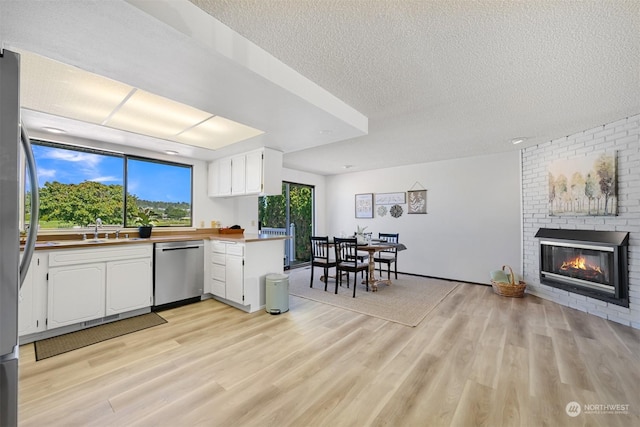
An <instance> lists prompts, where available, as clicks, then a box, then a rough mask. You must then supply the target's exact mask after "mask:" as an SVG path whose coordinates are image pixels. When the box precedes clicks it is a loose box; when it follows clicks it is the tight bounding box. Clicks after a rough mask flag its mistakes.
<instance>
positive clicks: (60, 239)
mask: <svg viewBox="0 0 640 427" xmlns="http://www.w3.org/2000/svg"><path fill="white" fill-rule="evenodd" d="M104 233H105V231H103V230H101V231H100V233H99V234H100V236H101V237H100V238H98V239H97V240H94V239H93V238H92V237H89V236H93V233H87V240H82V239H81V238H80V235H81V234H78V233H73V234H45V235H39V236H38V239H37V241H36V250H56V249H90V248H102V247H106V246H113V245H135V244H149V243H160V242H178V241H183V240H226V241H232V242H241V243H251V242H263V241H271V240H286V239H290V238H291V237H290V236H273V235H267V234H257V233H244V234H242V233H238V234H220V233H218V229H216V228H205V229H193V230H184V231H180V230H178V231H176V230H171V231H164V230H154V231H153V233H152V234H151V237H149V238H147V239H142V238H140V237H138V232H137V231H136V230H122V231H121V232H120V238H119V239H116V238H115V236H114V233H113V232H109V234H110V236H109V238H108V239H105V238H104ZM127 234H128V235H129V238H125V237H124V236H125V235H127ZM23 248H24V242H23V241H21V242H20V249H21V250H22V249H23Z"/></svg>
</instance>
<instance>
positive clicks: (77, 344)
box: [35, 313, 167, 361]
mask: <svg viewBox="0 0 640 427" xmlns="http://www.w3.org/2000/svg"><path fill="white" fill-rule="evenodd" d="M163 323H167V321H166V320H165V319H164V318H163V317H162V316H160V315H159V314H157V313H147V314H142V315H140V316H135V317H130V318H128V319H123V320H118V321H116V322H111V323H106V324H104V325H99V326H94V327H91V328H88V329H83V330H81V331H77V332H71V333H68V334H64V335H59V336H57V337H53V338H47V339H44V340H40V341H36V342H35V350H36V361H38V360H42V359H46V358H49V357H53V356H57V355H59V354H62V353H67V352H69V351H72V350H77V349H79V348H82V347H86V346H89V345H92V344H96V343H99V342H101V341H106V340H109V339H111V338H115V337H119V336H122V335H126V334H130V333H132V332H137V331H141V330H143V329H147V328H151V327H153V326H158V325H161V324H163Z"/></svg>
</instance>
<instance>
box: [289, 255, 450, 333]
mask: <svg viewBox="0 0 640 427" xmlns="http://www.w3.org/2000/svg"><path fill="white" fill-rule="evenodd" d="M310 275H311V270H310V268H309V267H307V268H299V269H294V270H291V271H290V273H289V294H291V295H295V296H298V297H302V298H307V299H310V300H313V301H318V302H321V303H325V304H330V305H333V306H336V307H340V308H344V309H347V310H351V311H355V312H358V313H362V314H367V315H369V316H374V317H379V318H381V319H385V320H390V321H392V322H396V323H401V324H403V325H407V326H416V325H418V324H419V323H420V322H421V321H422V319H424V318H425V316H426V315H427V314H429V312H430V311H431V310H433V309H434V308H435V307H436V306H437V305H438V304H439V303H440V302H441V301H442V300H443V299H444V298H445V297H446V296H447V295H449V294H450V293H451V292H453V290H455V289H456V288H457V287H458V285H459V283H458V282H451V281H447V280H439V279H431V278H426V277H415V276H407V275H401V274H399V275H398V279H397V280H396V279H393V275H392V282H393V283H392V285H391V286H387V285H380V286H379V287H378V292H367V291H366V290H365V287H364V285H362V284H360V283H359V282H358V289H357V290H356V297H355V298H353V288H349V289H347V287H346V283H345V282H344V281H343V286H342V287H339V288H338V294H337V295H336V294H335V293H334V292H335V281H334V280H333V279H329V284H328V286H327V291H326V292H325V290H324V282H320V279H319V278H320V276H321V275H322V269H321V268H318V269H316V271H315V272H314V284H313V288H310V287H309V278H310ZM359 276H360V275H358V277H359ZM384 277H386V275H385V276H384ZM351 282H352V283H351V286H353V275H351Z"/></svg>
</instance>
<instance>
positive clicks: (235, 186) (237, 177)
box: [231, 154, 247, 196]
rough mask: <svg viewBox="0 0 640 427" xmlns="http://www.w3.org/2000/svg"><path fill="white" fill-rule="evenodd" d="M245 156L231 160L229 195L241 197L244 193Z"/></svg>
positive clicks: (245, 192)
mask: <svg viewBox="0 0 640 427" xmlns="http://www.w3.org/2000/svg"><path fill="white" fill-rule="evenodd" d="M246 167H247V159H246V156H245V155H244V154H243V155H240V156H233V157H232V158H231V195H232V196H242V195H244V194H247V191H246V182H247V181H246Z"/></svg>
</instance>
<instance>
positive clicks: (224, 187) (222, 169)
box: [217, 157, 232, 197]
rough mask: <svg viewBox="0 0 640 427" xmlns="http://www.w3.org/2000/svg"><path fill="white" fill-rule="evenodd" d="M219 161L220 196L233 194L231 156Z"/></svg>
mask: <svg viewBox="0 0 640 427" xmlns="http://www.w3.org/2000/svg"><path fill="white" fill-rule="evenodd" d="M217 163H218V194H217V195H218V196H221V197H226V196H230V195H231V182H232V180H231V177H232V175H231V157H225V158H222V159H219V160H217Z"/></svg>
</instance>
